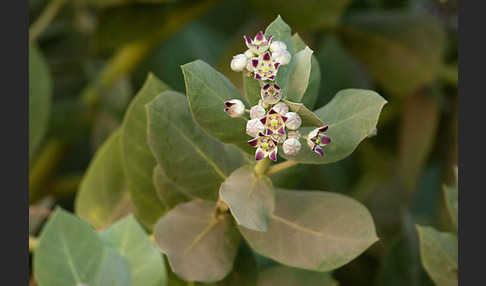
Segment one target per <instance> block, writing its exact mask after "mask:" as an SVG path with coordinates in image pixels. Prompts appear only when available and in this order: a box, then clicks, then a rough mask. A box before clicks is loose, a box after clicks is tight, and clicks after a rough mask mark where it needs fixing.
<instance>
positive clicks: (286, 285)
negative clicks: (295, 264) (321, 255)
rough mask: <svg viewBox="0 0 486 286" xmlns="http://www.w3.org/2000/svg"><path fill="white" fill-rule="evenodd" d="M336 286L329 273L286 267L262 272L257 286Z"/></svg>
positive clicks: (277, 267)
mask: <svg viewBox="0 0 486 286" xmlns="http://www.w3.org/2000/svg"><path fill="white" fill-rule="evenodd" d="M274 285H278V286H300V285H319V286H338V285H339V283H338V282H337V281H336V280H334V279H333V278H332V276H331V274H330V273H321V272H315V271H308V270H302V269H297V268H292V267H287V266H274V267H271V268H267V269H265V270H264V271H262V272H261V273H260V275H259V277H258V284H257V286H274Z"/></svg>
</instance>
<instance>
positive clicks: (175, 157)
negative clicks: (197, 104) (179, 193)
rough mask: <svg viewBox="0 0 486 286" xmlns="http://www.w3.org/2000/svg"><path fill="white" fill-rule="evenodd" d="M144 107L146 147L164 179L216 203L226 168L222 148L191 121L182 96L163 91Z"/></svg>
mask: <svg viewBox="0 0 486 286" xmlns="http://www.w3.org/2000/svg"><path fill="white" fill-rule="evenodd" d="M146 108H147V116H148V141H149V145H150V148H151V150H152V153H153V154H154V155H155V158H156V160H157V162H158V164H159V165H160V166H161V167H162V168H163V170H164V171H165V174H166V175H167V177H168V178H169V179H170V180H171V181H172V182H174V183H175V184H177V185H180V186H181V187H183V188H185V189H186V190H188V191H190V192H191V194H192V195H194V196H197V197H200V198H205V199H213V200H216V198H217V196H218V189H219V185H220V184H221V183H222V182H223V181H224V180H225V179H226V176H227V169H228V168H229V162H228V158H227V156H226V154H225V149H224V145H223V144H222V143H220V142H218V141H216V139H214V138H212V137H210V136H209V135H207V134H206V133H205V132H204V130H202V129H201V127H199V126H198V125H197V124H196V123H195V122H194V120H193V118H192V115H191V112H190V110H189V106H188V105H187V100H186V97H185V96H184V95H183V94H180V93H177V92H173V91H165V92H163V93H161V94H160V95H159V96H157V97H156V98H155V99H154V100H153V101H152V102H150V103H149V104H147V106H146Z"/></svg>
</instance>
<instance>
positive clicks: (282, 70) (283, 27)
mask: <svg viewBox="0 0 486 286" xmlns="http://www.w3.org/2000/svg"><path fill="white" fill-rule="evenodd" d="M291 32H292V30H291V29H290V26H289V25H287V23H285V22H284V21H283V20H282V17H280V15H279V16H277V18H276V19H275V20H274V21H273V22H272V23H270V25H268V27H267V29H266V30H265V36H266V37H269V36H270V35H272V36H273V38H272V41H282V42H284V43H285V45H287V51H288V52H289V53H290V54H291V55H292V58H291V60H290V63H289V64H287V65H285V66H280V67H279V68H278V72H277V78H276V79H275V82H276V83H277V84H278V85H279V86H280V88H281V89H282V91H281V92H282V95H283V97H286V96H287V93H288V85H289V80H290V75H291V73H292V71H293V70H294V68H295V64H296V60H295V49H294V43H293V41H292V34H291ZM258 94H260V91H258Z"/></svg>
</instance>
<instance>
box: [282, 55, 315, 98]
mask: <svg viewBox="0 0 486 286" xmlns="http://www.w3.org/2000/svg"><path fill="white" fill-rule="evenodd" d="M313 52H314V51H312V50H311V49H309V47H307V46H306V47H305V48H304V49H303V50H301V51H299V52H297V53H296V54H295V55H294V61H295V67H294V68H293V69H292V71H291V72H290V76H289V82H288V91H287V99H288V100H290V101H295V102H302V99H303V97H304V93H305V91H306V90H307V87H308V84H309V78H310V74H311V59H312V53H313Z"/></svg>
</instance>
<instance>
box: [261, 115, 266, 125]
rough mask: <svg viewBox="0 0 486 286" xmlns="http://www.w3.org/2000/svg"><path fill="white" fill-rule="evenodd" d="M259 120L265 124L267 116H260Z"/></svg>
mask: <svg viewBox="0 0 486 286" xmlns="http://www.w3.org/2000/svg"><path fill="white" fill-rule="evenodd" d="M260 122H261V123H263V124H265V122H267V117H266V116H263V117H262V118H260Z"/></svg>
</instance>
